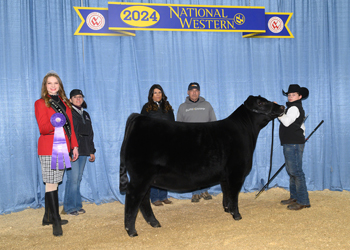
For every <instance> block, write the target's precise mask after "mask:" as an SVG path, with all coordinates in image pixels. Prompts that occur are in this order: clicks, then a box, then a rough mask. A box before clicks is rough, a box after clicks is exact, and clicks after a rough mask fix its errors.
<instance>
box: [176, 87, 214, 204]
mask: <svg viewBox="0 0 350 250" xmlns="http://www.w3.org/2000/svg"><path fill="white" fill-rule="evenodd" d="M187 94H188V96H187V97H186V100H185V102H184V103H182V104H181V105H180V107H179V110H178V111H177V116H176V120H177V121H179V122H211V121H216V116H215V113H214V109H213V107H212V106H211V105H210V103H209V102H207V101H206V100H205V99H204V98H203V97H201V96H200V86H199V84H198V83H196V82H191V83H190V84H189V85H188V91H187ZM200 198H204V199H205V200H210V199H212V197H211V195H210V194H209V193H208V188H206V189H201V190H196V191H194V192H193V193H192V200H191V201H192V202H199V200H200Z"/></svg>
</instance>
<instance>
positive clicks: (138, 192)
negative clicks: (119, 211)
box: [124, 179, 150, 237]
mask: <svg viewBox="0 0 350 250" xmlns="http://www.w3.org/2000/svg"><path fill="white" fill-rule="evenodd" d="M149 186H150V185H149V184H146V183H139V184H138V185H137V186H135V185H134V184H133V182H132V179H131V180H130V182H129V184H128V188H127V192H126V197H125V214H124V225H125V230H126V231H127V232H128V234H129V236H130V237H134V236H137V232H136V229H135V221H136V216H137V212H138V211H139V207H140V205H141V202H142V200H143V198H144V196H145V195H146V192H147V191H148V189H149Z"/></svg>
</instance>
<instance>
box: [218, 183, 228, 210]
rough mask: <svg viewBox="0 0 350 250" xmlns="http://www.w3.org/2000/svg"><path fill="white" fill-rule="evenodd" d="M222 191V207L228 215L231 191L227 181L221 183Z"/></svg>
mask: <svg viewBox="0 0 350 250" xmlns="http://www.w3.org/2000/svg"><path fill="white" fill-rule="evenodd" d="M220 184H221V190H222V195H223V197H222V206H223V207H224V211H225V212H226V213H229V212H230V211H229V199H228V197H230V189H229V188H228V184H227V182H226V181H222V182H221V183H220Z"/></svg>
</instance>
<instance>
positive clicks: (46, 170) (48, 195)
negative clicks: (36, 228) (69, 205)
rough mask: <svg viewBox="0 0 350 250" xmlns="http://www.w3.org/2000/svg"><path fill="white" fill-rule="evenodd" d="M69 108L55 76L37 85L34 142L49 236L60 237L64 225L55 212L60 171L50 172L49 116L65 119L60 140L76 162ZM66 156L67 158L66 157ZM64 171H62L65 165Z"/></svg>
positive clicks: (52, 129) (51, 129) (49, 75)
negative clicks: (39, 165)
mask: <svg viewBox="0 0 350 250" xmlns="http://www.w3.org/2000/svg"><path fill="white" fill-rule="evenodd" d="M71 108H72V105H71V104H70V102H69V100H68V98H67V97H66V94H65V92H64V88H63V84H62V81H61V79H60V77H59V76H58V75H57V73H56V72H54V71H50V72H48V73H47V74H46V75H45V77H44V79H43V82H42V85H41V98H40V99H39V100H37V101H36V102H35V117H36V120H37V122H38V126H39V131H40V137H39V141H38V155H39V159H40V163H41V171H42V177H43V181H44V183H45V214H44V218H43V221H42V224H43V226H44V225H50V224H52V227H53V235H55V236H61V235H62V234H63V231H62V227H61V225H64V224H67V223H68V221H67V220H61V217H60V215H59V211H58V207H59V204H58V193H57V188H58V183H60V182H62V179H63V173H64V169H59V165H60V164H59V163H58V161H56V169H51V158H52V151H53V150H52V149H53V144H54V134H55V127H54V126H53V125H52V124H51V122H50V119H51V116H52V115H54V114H55V113H61V114H62V115H64V116H65V117H66V121H67V122H66V124H65V125H64V126H63V128H64V137H65V139H66V145H67V150H68V152H70V151H71V150H72V151H73V154H72V156H73V159H72V161H75V160H77V159H78V156H79V153H78V141H77V138H76V137H75V131H74V127H73V126H71V125H72V124H73V117H72V111H71ZM68 152H67V154H68ZM63 163H64V168H65V167H66V162H63Z"/></svg>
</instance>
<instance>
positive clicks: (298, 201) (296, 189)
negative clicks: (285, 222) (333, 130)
mask: <svg viewBox="0 0 350 250" xmlns="http://www.w3.org/2000/svg"><path fill="white" fill-rule="evenodd" d="M282 93H283V95H285V96H288V102H287V103H286V105H287V109H286V112H285V114H283V115H282V116H280V117H279V118H278V119H279V121H280V122H281V124H280V130H279V136H280V141H281V145H282V146H283V154H284V158H285V163H286V170H287V173H288V175H289V177H290V180H289V189H290V198H289V199H288V200H282V201H281V204H282V205H288V206H287V208H288V209H289V210H300V209H303V208H308V207H310V206H311V205H310V200H309V194H308V192H307V187H306V181H305V174H304V171H303V168H302V162H303V151H304V146H305V126H304V119H305V112H304V109H303V106H302V103H301V100H304V99H306V98H307V97H308V96H309V90H308V89H307V88H304V87H300V86H299V85H298V84H291V85H289V88H288V92H284V91H283V90H282Z"/></svg>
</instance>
